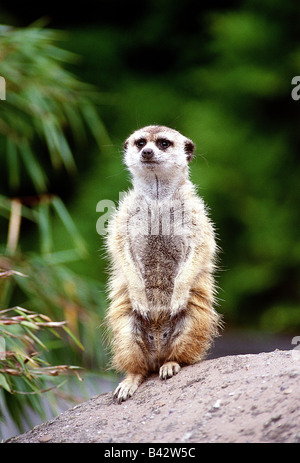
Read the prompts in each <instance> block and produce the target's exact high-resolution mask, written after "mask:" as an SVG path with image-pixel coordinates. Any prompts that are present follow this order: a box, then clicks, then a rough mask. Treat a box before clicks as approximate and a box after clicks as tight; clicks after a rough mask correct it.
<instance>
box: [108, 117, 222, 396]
mask: <svg viewBox="0 0 300 463" xmlns="http://www.w3.org/2000/svg"><path fill="white" fill-rule="evenodd" d="M193 153H194V143H193V142H192V141H191V140H189V139H188V138H186V137H185V136H183V135H181V134H180V133H179V132H177V131H176V130H173V129H170V128H168V127H164V126H156V125H152V126H148V127H144V128H142V129H139V130H137V131H135V132H134V133H133V134H132V135H131V136H130V137H129V138H128V139H127V140H126V142H125V144H124V162H125V165H126V166H127V168H128V170H129V172H130V174H131V177H132V185H133V188H132V189H131V190H130V191H129V192H128V193H127V194H126V195H125V196H124V197H123V199H122V201H121V202H120V204H119V207H118V209H117V210H116V211H115V213H114V215H113V217H112V219H111V220H110V223H109V227H108V234H107V249H108V254H109V256H110V262H111V268H110V278H109V298H110V306H109V309H108V313H107V317H106V318H107V323H108V327H109V329H110V331H111V333H112V352H113V358H112V367H113V368H114V369H116V370H117V371H120V372H125V373H126V377H125V379H124V380H123V381H122V382H121V383H120V384H119V386H118V387H117V389H116V391H115V393H114V397H115V398H116V399H117V401H118V402H119V403H120V402H122V401H124V400H126V399H128V398H129V397H130V396H132V394H133V393H134V392H135V391H136V389H137V388H138V386H139V385H140V384H141V382H142V381H143V379H144V378H145V377H147V375H149V374H150V373H151V372H155V371H157V372H159V376H160V378H161V379H167V378H169V377H171V376H173V375H175V374H177V373H178V372H179V370H180V368H181V366H183V365H188V364H193V363H195V362H198V361H200V360H201V359H203V357H204V355H205V353H206V352H207V350H208V349H209V347H210V346H211V343H212V341H213V339H214V338H215V337H216V336H217V335H218V329H219V327H220V316H219V315H218V313H217V312H216V311H215V309H214V305H215V284H214V277H213V273H214V270H215V257H216V252H217V245H216V242H215V233H214V228H213V225H212V223H211V221H210V219H209V217H208V214H207V211H206V208H205V205H204V202H203V200H202V198H200V197H199V196H198V195H197V194H196V190H195V186H194V185H193V184H192V182H191V181H190V179H189V162H190V161H191V160H192V157H193Z"/></svg>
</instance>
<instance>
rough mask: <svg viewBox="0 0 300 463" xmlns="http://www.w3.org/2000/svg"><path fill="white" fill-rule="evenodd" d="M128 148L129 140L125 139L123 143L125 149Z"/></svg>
mask: <svg viewBox="0 0 300 463" xmlns="http://www.w3.org/2000/svg"><path fill="white" fill-rule="evenodd" d="M127 148H128V140H126V141H125V143H124V145H123V149H124V151H126V150H127Z"/></svg>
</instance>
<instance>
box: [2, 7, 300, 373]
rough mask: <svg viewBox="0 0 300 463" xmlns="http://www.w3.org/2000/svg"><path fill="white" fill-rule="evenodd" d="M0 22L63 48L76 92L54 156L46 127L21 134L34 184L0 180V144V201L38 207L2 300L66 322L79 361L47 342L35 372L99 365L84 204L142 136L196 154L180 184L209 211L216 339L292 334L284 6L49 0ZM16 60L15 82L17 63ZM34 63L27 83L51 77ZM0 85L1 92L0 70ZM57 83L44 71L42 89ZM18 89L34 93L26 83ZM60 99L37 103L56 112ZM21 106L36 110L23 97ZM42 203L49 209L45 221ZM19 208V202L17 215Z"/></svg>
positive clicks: (98, 246)
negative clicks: (174, 133) (130, 139)
mask: <svg viewBox="0 0 300 463" xmlns="http://www.w3.org/2000/svg"><path fill="white" fill-rule="evenodd" d="M0 13H1V16H2V18H1V23H2V24H9V25H12V26H15V27H18V28H21V29H18V30H20V31H21V30H22V28H26V27H27V26H28V25H30V24H32V23H33V22H34V21H37V20H40V23H38V27H40V26H41V25H43V28H42V29H39V30H38V32H37V34H40V35H41V37H42V34H43V31H48V30H50V29H51V31H53V34H54V36H53V41H54V42H55V43H56V47H58V48H59V49H63V50H66V51H69V52H72V54H70V55H66V56H65V55H64V56H63V55H61V53H62V52H57V50H56V52H51V53H52V55H53V53H54V54H55V53H56V54H57V56H56V59H57V60H58V61H60V62H61V66H62V68H63V69H65V70H66V72H68V73H70V75H72V76H73V75H75V76H76V78H77V79H78V82H80V83H81V84H82V85H83V83H84V85H86V84H89V85H87V86H86V87H85V86H84V85H83V87H80V84H76V85H77V86H76V85H75V86H74V88H73V87H72V86H73V84H74V83H72V82H71V81H70V82H71V83H70V105H71V104H72V105H73V106H72V107H71V106H68V98H69V97H68V96H67V97H62V101H63V111H64V114H65V116H64V118H63V119H62V120H63V123H61V125H60V131H61V132H60V137H65V138H64V139H65V140H66V143H67V144H68V147H69V148H66V145H65V144H63V143H62V144H59V143H57V144H56V147H55V149H54V150H52V151H53V152H52V154H51V142H49V139H48V141H47V136H48V137H50V136H49V134H48V135H47V133H48V132H47V130H49V127H48V129H47V123H48V121H46V126H45V127H44V128H40V127H39V126H38V122H36V125H35V126H34V127H37V130H40V133H39V139H38V140H37V139H35V133H30V137H31V139H30V149H31V150H32V155H33V156H34V157H35V158H36V160H37V163H38V164H39V165H40V166H41V171H42V172H44V173H45V174H46V176H47V178H48V182H46V183H45V184H43V183H39V181H37V182H34V181H33V179H34V178H36V179H38V177H39V172H38V171H35V172H31V173H30V168H27V173H26V159H27V162H29V164H30V161H28V158H26V153H25V155H23V158H22V159H23V161H22V163H23V164H22V165H21V164H20V166H21V167H20V169H19V171H18V172H19V174H18V175H19V181H17V180H16V177H15V176H14V175H13V174H9V169H11V170H10V172H14V170H13V169H14V168H15V167H14V166H15V165H16V164H17V162H18V161H17V160H16V159H17V155H15V154H14V151H13V149H12V147H11V146H10V144H8V145H7V144H5V143H6V142H5V143H4V142H3V140H2V141H0V143H1V153H0V156H1V173H0V179H1V184H0V194H1V195H2V198H4V197H5V198H8V199H9V198H24V197H26V198H28V197H32V196H34V195H40V197H41V195H48V196H47V197H48V199H49V201H48V203H47V201H46V203H47V204H48V206H49V207H48V209H47V208H46V209H45V210H44V212H43V211H42V212H41V216H40V219H39V220H37V222H36V223H33V222H32V221H30V218H26V217H24V218H22V225H21V235H20V239H19V242H18V251H16V250H15V251H16V252H15V253H10V256H9V259H11V262H13V263H12V264H11V265H13V267H14V268H15V269H16V270H18V269H19V270H21V271H24V273H27V274H30V275H31V286H30V288H29V287H28V284H27V286H26V285H25V286H26V287H24V284H23V283H22V284H23V287H22V284H21V283H20V280H21V278H19V280H18V278H17V277H16V280H18V281H17V283H15V286H14V291H13V290H11V292H10V296H9V298H10V302H9V304H10V305H12V304H17V303H18V304H20V305H22V306H24V307H27V308H29V309H32V310H37V311H42V312H43V313H46V314H49V313H50V314H51V316H52V317H56V318H58V319H61V318H65V319H67V320H68V321H69V326H70V328H71V329H73V332H74V333H75V334H76V336H78V337H79V339H80V341H81V342H82V343H83V345H84V346H85V349H86V351H85V352H84V353H78V349H77V350H76V348H75V346H74V345H73V347H72V346H71V348H68V347H64V348H63V349H62V348H61V346H60V345H56V346H54V345H53V346H54V347H55V349H54V350H52V351H51V353H50V354H48V356H49V357H51V355H52V357H51V360H52V359H54V361H55V362H58V361H60V362H64V363H66V362H77V363H79V364H80V365H82V366H84V367H85V368H86V367H87V368H90V369H91V370H97V371H105V365H106V364H107V356H106V354H104V353H103V342H102V338H101V329H100V330H97V329H96V327H97V326H99V325H100V324H101V322H102V321H103V316H104V314H105V310H106V307H107V301H106V298H105V282H106V279H107V273H106V265H107V261H106V260H105V255H104V250H103V238H102V237H101V236H99V235H98V234H97V232H96V222H97V220H98V218H99V217H100V215H101V214H100V213H99V212H96V205H97V203H98V202H99V201H101V200H103V199H109V200H113V201H117V200H118V198H119V192H122V191H124V190H126V189H127V188H128V187H129V185H130V183H129V179H128V174H127V172H126V170H125V168H124V166H123V165H122V144H123V141H124V139H125V138H126V137H127V136H128V134H129V133H131V132H132V131H134V130H135V129H137V128H139V127H141V126H144V125H148V124H163V125H167V126H170V127H173V128H175V129H177V130H179V131H181V132H183V133H184V134H185V135H186V136H187V137H189V138H191V139H192V140H193V141H194V142H195V143H196V146H197V156H196V158H195V159H194V160H193V162H192V164H191V178H192V180H193V182H194V183H195V184H196V185H197V186H198V191H199V194H200V195H201V196H202V197H203V198H204V199H205V201H206V203H207V204H208V206H209V208H210V214H211V217H212V219H213V221H214V223H215V224H216V229H217V233H218V237H219V245H220V247H221V249H222V252H221V254H220V262H219V271H218V275H217V281H218V285H219V287H220V290H219V299H220V300H219V302H220V306H219V309H218V310H219V311H220V312H221V313H222V314H223V315H224V321H225V324H226V327H227V329H228V328H243V329H246V328H247V329H252V330H259V331H262V332H267V333H286V334H289V335H292V334H297V333H298V334H299V329H300V286H299V277H300V267H299V262H300V240H299V225H300V223H299V218H300V208H299V203H300V187H299V180H300V175H299V174H300V157H299V152H300V101H295V100H293V99H292V97H291V91H292V88H293V86H292V85H291V80H292V78H293V77H294V76H297V75H300V30H299V24H300V9H299V7H298V5H297V3H295V2H294V1H293V0H287V1H285V2H281V1H279V0H272V1H271V0H264V1H263V2H261V1H258V0H251V1H246V0H235V1H228V2H218V1H211V2H197V1H195V0H185V1H181V0H172V1H171V0H163V1H158V0H152V1H150V0H147V1H145V2H143V3H141V2H140V3H139V4H136V3H135V2H131V1H129V2H116V1H112V2H107V1H102V0H100V1H97V2H91V1H89V0H88V1H86V2H85V3H84V5H79V4H78V5H76V6H74V7H72V8H71V7H69V8H66V7H63V6H62V5H60V4H59V3H58V2H55V1H54V2H51V3H50V2H48V3H47V2H43V4H41V3H35V2H31V3H30V2H29V6H28V4H27V3H26V4H25V3H24V4H20V5H18V3H17V4H16V3H13V4H12V3H11V2H6V1H4V2H2V3H1V8H0ZM41 18H42V19H41ZM34 27H37V25H35V26H34ZM62 32H63V33H62ZM57 34H58V35H57ZM37 36H38V35H37ZM51 40H52V39H51ZM32 53H33V54H34V53H36V54H37V55H39V53H40V54H42V55H43V53H45V51H43V50H42V51H41V49H39V47H36V48H33V49H32V50H31V51H29V52H27V54H30V55H31V54H32ZM51 53H49V56H52V55H51ZM25 54H26V53H25ZM74 54H76V56H75V55H74ZM31 58H32V55H31ZM22 59H23V58H22ZM26 59H27V58H26ZM3 63H5V60H3ZM3 63H0V64H3ZM24 63H25V64H24ZM24 63H23V70H24V66H29V67H30V66H31V65H30V64H28V62H26V61H24ZM26 63H27V64H26ZM46 64H47V63H46ZM20 66H21V69H22V60H21V64H20ZM41 66H42V71H43V72H42V74H41V75H40V77H39V82H40V85H42V84H43V82H41V79H42V80H43V79H45V81H46V80H47V76H48V77H49V76H51V69H50V68H49V69H48V68H47V65H45V63H42V64H41ZM26 72H27V70H26ZM21 73H22V72H21ZM0 74H1V75H2V76H4V77H5V78H7V80H8V81H9V80H10V77H9V76H6V75H5V74H4V71H3V68H2V70H1V68H0ZM29 77H30V76H28V79H29ZM68 79H70V77H68ZM68 79H67V80H66V87H67V86H68V85H69V84H68V82H69V81H68ZM62 80H63V79H62V78H61V77H60V75H59V74H55V75H54V77H53V80H52V81H49V82H48V90H47V87H46V90H47V92H50V93H51V88H53V89H54V90H55V86H56V84H57V85H58V87H59V84H60V83H61V82H62ZM78 85H79V86H78ZM32 87H33V88H32V89H33V90H34V89H37V88H38V87H37V84H35V83H34V81H33V83H32ZM65 90H66V88H65ZM76 92H77V96H76ZM74 95H75V96H74ZM60 97H61V94H60V93H59V92H57V93H55V91H53V94H52V95H51V99H52V101H56V99H57V101H58V106H59V99H60ZM73 97H74V101H73V100H72V98H73ZM11 98H12V95H11V93H10V88H9V87H8V88H7V101H6V102H5V101H1V112H5V111H6V110H7V107H6V106H5V105H6V104H7V105H10V104H14V103H11V101H10V99H11ZM27 98H28V99H29V100H30V99H31V94H30V93H29V94H28V95H27ZM32 98H36V95H35V96H33V97H32ZM71 100H72V101H71ZM35 104H36V105H37V106H39V104H42V103H41V101H40V102H39V100H38V98H37V99H36V100H35ZM47 105H48V106H45V107H44V110H45V111H49V112H50V113H51V114H53V116H56V115H58V116H59V115H60V112H61V111H62V109H61V107H55V104H54V105H50V104H49V101H48V102H47ZM17 111H20V108H18V109H17ZM80 113H82V114H81V115H80ZM1 114H2V113H1ZM36 116H37V117H38V118H39V117H40V115H39V112H38V111H37V113H36ZM79 119H80V122H79ZM13 120H15V119H13ZM27 122H28V121H27ZM21 123H22V121H21V122H20V124H21ZM11 124H12V125H13V124H14V122H11ZM54 126H55V129H57V125H55V124H54ZM0 129H1V127H0ZM16 130H17V128H16ZM28 130H29V129H28ZM43 130H44V131H43ZM33 132H35V131H33ZM28 133H29V132H28ZM1 135H2V138H3V131H1ZM23 136H24V137H25V138H26V132H24V135H23ZM6 138H7V134H6ZM50 138H51V137H50ZM4 139H5V137H4ZM5 140H6V139H5ZM52 143H53V140H52ZM52 148H53V147H52ZM18 149H19V148H18ZM64 150H65V151H64ZM20 152H21V151H20ZM49 152H50V157H49ZM12 153H13V154H12ZM12 156H13V158H12ZM14 156H15V157H14ZM9 159H10V160H11V162H9ZM14 159H15V161H14ZM75 165H76V168H75ZM27 167H28V166H27ZM42 197H43V198H45V196H42ZM54 197H55V198H60V200H61V202H62V204H63V207H65V209H64V210H63V211H62V210H61V214H59V211H58V209H57V207H56V206H57V204H56V206H55V204H54V206H53V204H52V198H54ZM25 203H26V201H25ZM33 203H34V202H33ZM33 203H32V202H31V203H30V201H29V202H28V201H27V207H28V211H27V212H28V214H29V215H30V213H31V212H32V211H33V210H34V208H35V204H33ZM3 204H4V203H2V206H3ZM6 204H7V208H6V209H7V212H4V213H3V216H2V218H1V222H0V226H1V237H0V242H1V246H2V247H1V252H2V254H3V255H4V256H5V255H6V257H7V245H6V243H7V233H8V219H9V213H11V210H10V206H9V205H8V203H6ZM23 204H24V202H23ZM39 206H41V203H39ZM50 206H51V207H50ZM53 207H54V208H53ZM40 209H42V207H40ZM4 210H5V207H4V206H3V211H4ZM5 214H6V215H5ZM68 214H69V217H68ZM50 223H51V237H50V232H49V230H50V225H49V224H50ZM72 223H73V225H74V226H73V225H72ZM43 224H44V225H43ZM47 224H48V225H47ZM47 227H48V228H47ZM72 227H73V228H72ZM75 229H76V230H75ZM47 230H48V231H47ZM84 243H85V244H84ZM70 249H71V251H70ZM12 254H13V255H12ZM41 275H42V276H43V278H42V280H41ZM41 284H42V288H41ZM47 293H48V296H47ZM24 295H26V297H25V296H24ZM9 298H8V296H7V297H6V299H5V300H7V301H8V299H9ZM54 300H56V302H55V303H54ZM59 301H60V302H59ZM3 304H4V302H3ZM4 305H5V304H4ZM54 306H55V307H54Z"/></svg>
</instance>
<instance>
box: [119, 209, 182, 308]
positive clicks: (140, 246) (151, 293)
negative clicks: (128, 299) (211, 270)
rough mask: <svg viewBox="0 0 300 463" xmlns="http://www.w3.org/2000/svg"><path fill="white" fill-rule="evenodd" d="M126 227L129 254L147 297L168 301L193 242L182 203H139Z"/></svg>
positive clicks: (130, 215)
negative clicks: (141, 277) (138, 272)
mask: <svg viewBox="0 0 300 463" xmlns="http://www.w3.org/2000/svg"><path fill="white" fill-rule="evenodd" d="M127 224H128V236H129V239H130V251H131V253H132V257H133V259H134V261H135V263H136V265H137V266H138V267H139V270H140V272H141V274H142V276H143V279H144V282H145V287H146V291H147V294H148V297H149V298H150V299H155V298H156V297H160V298H161V297H162V295H163V296H164V297H165V298H169V297H170V295H171V293H172V291H173V287H174V279H175V277H176V275H177V272H178V268H179V266H180V263H181V262H182V260H183V259H184V258H185V256H186V253H187V252H188V250H189V247H190V241H191V236H190V231H189V229H188V228H187V227H186V217H185V216H184V214H183V213H182V208H181V207H180V204H173V203H170V202H169V203H159V202H155V201H153V202H152V203H149V202H148V203H147V204H141V203H138V205H137V206H136V207H134V208H133V209H132V211H131V214H129V216H128V222H127Z"/></svg>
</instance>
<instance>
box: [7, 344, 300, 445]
mask: <svg viewBox="0 0 300 463" xmlns="http://www.w3.org/2000/svg"><path fill="white" fill-rule="evenodd" d="M299 380H300V352H299V351H296V350H289V351H280V350H275V351H273V352H264V353H259V354H246V355H230V356H226V357H219V358H213V359H208V360H205V361H203V362H201V363H199V364H196V365H191V366H187V367H184V368H182V369H181V371H180V372H179V373H178V374H177V375H176V376H174V377H172V378H170V379H168V380H166V381H161V380H160V379H159V378H158V376H157V375H154V376H151V377H149V378H148V379H147V380H146V381H145V382H144V383H143V384H142V385H141V386H140V387H139V389H138V390H137V392H136V393H135V394H134V396H133V397H132V398H131V399H129V400H128V401H126V402H123V403H122V404H120V405H119V404H117V403H115V402H114V401H113V398H112V392H110V393H105V394H102V395H100V396H97V397H93V398H91V399H90V400H88V401H86V402H84V403H81V404H80V405H77V406H75V407H73V408H71V409H69V410H67V411H65V412H63V413H61V414H60V415H58V416H57V417H56V418H54V419H52V420H50V421H47V422H46V423H43V424H41V425H39V426H36V427H35V428H33V429H32V430H31V431H28V432H26V433H24V434H21V435H19V436H17V437H14V438H11V439H9V440H8V441H7V442H9V443H15V442H16V443H17V442H18V443H21V442H34V443H38V442H40V443H43V442H49V443H54V442H55V443H60V442H68V443H79V442H80V443H81V442H86V443H88V442H106V443H137V442H147V443H149V442H151V443H201V442H251V443H252V442H298V443H299V442H300V407H299Z"/></svg>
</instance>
